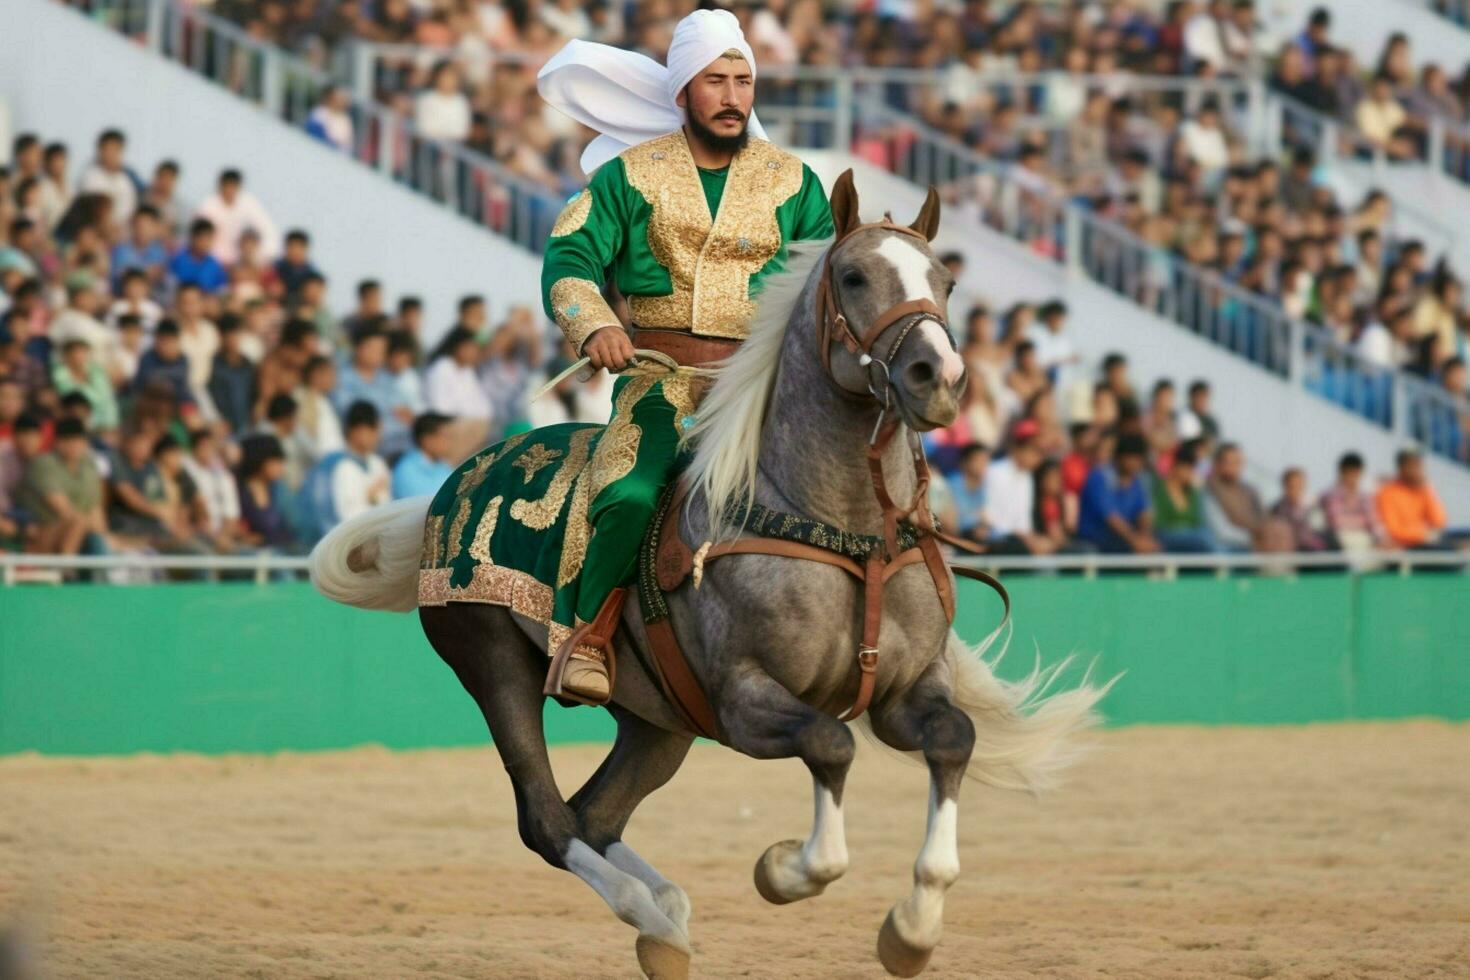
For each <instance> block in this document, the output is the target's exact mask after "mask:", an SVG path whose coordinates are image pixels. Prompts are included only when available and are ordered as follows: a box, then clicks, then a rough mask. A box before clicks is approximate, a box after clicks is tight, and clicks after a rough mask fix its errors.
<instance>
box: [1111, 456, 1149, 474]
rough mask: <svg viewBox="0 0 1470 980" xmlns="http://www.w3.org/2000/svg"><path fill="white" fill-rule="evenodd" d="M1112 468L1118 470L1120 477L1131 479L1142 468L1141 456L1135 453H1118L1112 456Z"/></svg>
mask: <svg viewBox="0 0 1470 980" xmlns="http://www.w3.org/2000/svg"><path fill="white" fill-rule="evenodd" d="M1113 469H1115V470H1117V471H1118V477H1119V478H1120V479H1122V480H1125V481H1129V480H1132V479H1133V478H1134V477H1135V476H1137V475H1138V473H1139V471H1140V470H1142V469H1143V457H1142V456H1140V455H1139V454H1137V453H1120V454H1118V455H1117V456H1114V457H1113Z"/></svg>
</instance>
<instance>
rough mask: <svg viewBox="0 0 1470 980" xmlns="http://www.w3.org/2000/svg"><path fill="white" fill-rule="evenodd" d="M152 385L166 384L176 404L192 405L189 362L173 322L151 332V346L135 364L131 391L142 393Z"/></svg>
mask: <svg viewBox="0 0 1470 980" xmlns="http://www.w3.org/2000/svg"><path fill="white" fill-rule="evenodd" d="M154 382H162V383H164V384H166V385H167V386H168V388H169V390H170V391H171V392H172V393H173V397H174V401H175V402H188V403H191V404H192V403H193V401H194V395H193V393H192V392H191V391H190V389H189V359H188V358H187V357H185V356H184V348H183V345H182V344H181V343H180V342H179V325H178V324H177V323H175V322H174V321H172V320H164V321H163V322H162V323H160V324H159V325H158V329H157V330H155V331H154V332H153V346H152V347H151V348H149V349H148V350H147V351H145V352H144V353H143V356H142V358H141V359H140V360H139V361H138V375H137V377H136V378H134V379H133V385H134V387H135V388H136V389H137V390H138V391H142V390H144V389H145V388H149V387H152V386H153V384H154Z"/></svg>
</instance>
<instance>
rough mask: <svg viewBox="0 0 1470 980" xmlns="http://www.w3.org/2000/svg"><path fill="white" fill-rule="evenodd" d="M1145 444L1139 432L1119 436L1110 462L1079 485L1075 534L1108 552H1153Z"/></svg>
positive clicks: (1154, 549)
mask: <svg viewBox="0 0 1470 980" xmlns="http://www.w3.org/2000/svg"><path fill="white" fill-rule="evenodd" d="M1147 465H1148V444H1147V443H1146V442H1145V441H1144V439H1143V437H1142V436H1141V435H1122V436H1119V437H1118V443H1117V448H1115V449H1114V451H1113V462H1112V464H1111V465H1101V466H1098V467H1097V468H1096V469H1094V470H1093V471H1092V473H1091V474H1090V475H1089V476H1088V477H1087V483H1086V484H1085V485H1084V486H1083V488H1082V502H1081V512H1080V514H1079V515H1078V519H1077V534H1078V536H1079V537H1081V538H1082V539H1083V540H1084V541H1088V542H1090V543H1091V544H1093V545H1094V546H1096V547H1097V548H1098V549H1099V550H1100V551H1103V552H1106V553H1108V554H1130V553H1131V554H1153V553H1155V552H1157V551H1158V550H1159V542H1158V539H1157V538H1155V537H1154V533H1153V510H1152V509H1151V507H1150V506H1149V494H1148V486H1147V484H1146V482H1145V479H1144V469H1145V468H1146V466H1147Z"/></svg>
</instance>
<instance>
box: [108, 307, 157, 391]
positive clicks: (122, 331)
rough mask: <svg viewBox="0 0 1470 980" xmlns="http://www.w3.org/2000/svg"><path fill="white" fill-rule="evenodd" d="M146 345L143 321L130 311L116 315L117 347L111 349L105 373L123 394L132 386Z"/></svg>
mask: <svg viewBox="0 0 1470 980" xmlns="http://www.w3.org/2000/svg"><path fill="white" fill-rule="evenodd" d="M146 346H147V344H146V341H145V339H144V337H143V321H142V320H141V319H139V318H138V317H136V316H134V315H133V314H131V313H124V314H123V315H122V316H120V317H118V319H117V347H115V348H114V349H113V351H112V360H111V362H109V363H108V365H107V373H108V375H109V376H110V377H111V378H112V384H113V387H114V388H115V389H116V390H117V391H119V392H122V393H124V394H125V393H126V392H128V391H129V390H130V389H131V388H132V386H133V379H135V378H137V376H138V366H139V365H140V364H142V363H143V351H144V348H145V347H146Z"/></svg>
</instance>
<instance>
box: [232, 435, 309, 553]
mask: <svg viewBox="0 0 1470 980" xmlns="http://www.w3.org/2000/svg"><path fill="white" fill-rule="evenodd" d="M285 472H286V453H285V451H284V450H283V449H282V448H281V443H280V441H279V440H278V439H276V437H275V436H271V435H253V436H248V437H246V439H245V440H244V441H242V442H241V444H240V472H239V485H240V527H241V531H240V538H241V540H242V541H243V542H244V543H245V544H246V545H248V546H250V547H252V548H261V549H270V550H273V551H281V552H285V553H288V554H289V553H291V552H293V551H295V550H297V549H296V547H295V539H294V537H293V535H292V533H291V525H290V522H289V521H288V519H287V516H286V512H287V504H286V498H287V493H286V489H285V487H284V486H283V484H282V477H283V476H284V475H285Z"/></svg>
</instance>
